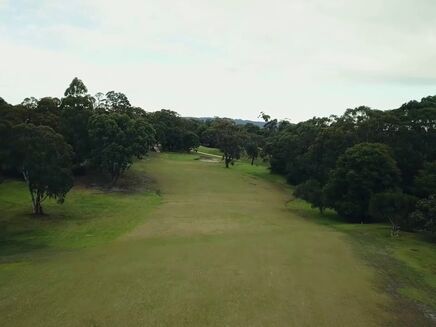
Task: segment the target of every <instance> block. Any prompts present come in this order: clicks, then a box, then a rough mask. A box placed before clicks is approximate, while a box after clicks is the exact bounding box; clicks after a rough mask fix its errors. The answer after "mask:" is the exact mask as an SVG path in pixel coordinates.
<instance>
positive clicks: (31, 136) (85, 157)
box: [0, 78, 199, 215]
mask: <svg viewBox="0 0 436 327" xmlns="http://www.w3.org/2000/svg"><path fill="white" fill-rule="evenodd" d="M198 125H199V124H198V123H197V122H196V121H194V120H188V119H183V118H181V117H179V116H178V114H177V113H175V112H172V111H169V110H162V111H158V112H155V113H147V112H145V111H144V110H143V109H141V108H138V107H134V106H132V105H131V104H130V102H129V100H128V98H127V97H126V96H125V95H124V94H123V93H119V92H114V91H111V92H107V93H106V94H102V93H98V94H97V95H95V96H91V95H90V94H89V93H88V90H87V88H86V86H85V84H84V83H83V82H82V81H81V80H80V79H78V78H75V79H73V81H72V82H71V84H70V85H69V87H68V88H67V89H66V90H65V94H64V97H63V98H61V99H58V98H52V97H45V98H42V99H39V100H37V99H35V98H26V99H25V100H24V101H23V102H22V103H21V104H19V105H10V104H8V103H6V102H5V101H4V100H3V99H1V98H0V137H1V139H2V142H1V144H0V172H3V173H4V174H17V173H19V174H20V175H21V176H22V177H23V178H24V180H25V182H26V184H27V186H28V189H29V192H30V195H31V198H32V204H33V212H34V213H35V214H36V215H40V214H43V209H42V202H43V201H44V200H45V199H46V198H55V199H57V200H58V201H59V202H63V201H64V199H65V196H66V194H67V193H68V191H69V190H70V189H71V187H72V185H73V176H74V174H84V173H85V172H86V171H91V172H92V173H93V174H94V173H96V172H103V173H104V174H105V175H106V176H108V179H109V181H110V184H111V185H113V184H114V183H116V181H117V180H118V178H119V177H120V175H121V174H122V173H123V172H125V171H126V170H127V169H128V168H129V167H130V166H131V164H132V162H133V160H134V158H141V157H143V156H144V155H146V154H147V152H148V151H149V150H150V149H151V148H153V147H154V146H156V144H160V145H161V146H162V148H163V149H164V150H170V151H182V150H183V151H190V150H191V149H193V148H195V147H198V145H199V137H198V135H197V134H195V132H193V131H195V130H196V129H197V128H198Z"/></svg>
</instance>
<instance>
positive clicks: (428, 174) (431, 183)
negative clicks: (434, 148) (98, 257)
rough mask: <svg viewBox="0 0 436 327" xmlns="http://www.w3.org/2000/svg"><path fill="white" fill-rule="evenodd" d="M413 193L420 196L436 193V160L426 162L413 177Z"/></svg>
mask: <svg viewBox="0 0 436 327" xmlns="http://www.w3.org/2000/svg"><path fill="white" fill-rule="evenodd" d="M415 193H416V194H417V195H419V196H421V197H428V196H429V195H431V194H436V161H433V162H426V163H425V164H424V167H423V168H422V169H421V170H419V171H418V174H417V175H416V177H415Z"/></svg>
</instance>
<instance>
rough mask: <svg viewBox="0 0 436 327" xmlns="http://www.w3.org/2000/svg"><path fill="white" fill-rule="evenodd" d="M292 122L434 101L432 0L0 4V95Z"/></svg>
mask: <svg viewBox="0 0 436 327" xmlns="http://www.w3.org/2000/svg"><path fill="white" fill-rule="evenodd" d="M75 76H77V77H79V78H81V79H82V80H83V81H84V82H85V84H86V85H87V86H88V89H89V91H90V92H91V93H92V94H95V93H97V92H99V91H101V92H107V91H110V90H115V91H120V92H123V93H125V94H126V95H127V96H128V97H129V99H130V100H131V102H132V104H134V105H137V106H141V107H143V108H144V109H146V110H158V109H161V108H166V109H172V110H175V111H177V112H179V113H180V114H181V115H183V116H227V117H233V118H247V119H255V118H256V117H257V116H258V114H259V112H260V111H261V110H262V111H265V112H266V113H268V114H270V115H271V116H273V117H277V118H281V119H283V118H289V119H290V120H291V121H294V122H297V121H301V120H305V119H308V118H311V117H313V116H325V115H329V114H340V113H342V112H343V111H344V110H345V109H346V108H351V107H357V106H359V105H368V106H371V107H373V108H379V109H389V108H395V107H398V106H400V105H401V104H402V103H404V102H406V101H408V100H410V99H420V98H422V97H424V96H427V95H436V0H329V1H326V0H263V1H257V0H219V1H218V0H214V1H212V0H185V1H178V0H153V1H151V0H123V1H119V0H118V1H110V0H77V1H74V0H69V1H61V0H34V1H31V0H28V1H26V0H0V96H1V97H3V98H4V99H5V100H6V101H8V102H11V103H19V102H21V101H22V99H23V98H25V97H28V96H35V97H42V96H58V97H60V96H62V94H63V91H64V90H65V88H66V87H67V86H68V84H69V82H70V81H71V79H72V78H73V77H75Z"/></svg>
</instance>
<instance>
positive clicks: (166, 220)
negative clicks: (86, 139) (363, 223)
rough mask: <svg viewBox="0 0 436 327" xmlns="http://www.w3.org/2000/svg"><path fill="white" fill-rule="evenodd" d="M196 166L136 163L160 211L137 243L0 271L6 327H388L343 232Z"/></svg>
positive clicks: (382, 303)
mask: <svg viewBox="0 0 436 327" xmlns="http://www.w3.org/2000/svg"><path fill="white" fill-rule="evenodd" d="M194 158H195V156H190V155H167V154H161V155H159V156H156V157H154V158H153V159H152V160H148V161H143V162H140V163H138V165H141V169H142V168H144V169H145V170H146V171H147V173H148V174H152V175H153V176H154V177H155V178H156V180H157V181H158V184H159V188H160V191H161V193H162V196H163V200H162V204H161V205H160V206H158V207H157V208H156V209H155V210H153V211H152V213H151V214H148V216H147V218H146V219H145V223H143V224H142V225H140V226H138V227H137V228H135V229H134V230H133V231H132V232H130V233H128V234H125V235H123V236H122V237H120V238H119V239H117V240H116V241H113V242H111V243H108V244H104V245H100V246H97V247H94V248H88V249H82V250H74V251H58V252H56V253H54V254H50V255H46V256H41V257H38V258H35V259H33V260H30V261H28V262H27V263H25V264H17V266H16V267H15V266H14V267H11V265H5V267H3V268H0V281H1V285H0V325H1V326H379V325H384V324H385V323H386V322H387V321H391V322H392V321H393V320H392V319H393V318H392V316H391V313H390V312H389V306H390V300H389V298H388V297H387V296H386V295H384V294H382V293H380V292H379V291H377V289H375V288H374V277H375V276H374V275H373V273H372V271H371V270H370V269H369V268H368V267H367V266H365V265H364V264H363V263H362V262H361V261H360V260H359V259H357V258H356V257H355V256H354V254H353V253H352V252H351V250H350V246H349V244H348V243H347V241H346V239H345V238H344V236H343V235H342V234H341V233H338V232H335V231H334V230H332V229H329V228H326V227H323V226H320V225H317V224H314V223H311V222H308V221H307V220H304V219H303V218H301V217H298V216H293V215H292V214H291V213H290V212H289V211H288V210H287V209H286V206H285V203H286V193H285V192H284V191H283V190H281V189H280V188H279V187H278V186H277V185H275V184H272V183H269V182H267V181H264V180H261V179H258V178H254V177H252V176H248V175H245V174H243V173H241V172H239V171H237V170H234V169H233V170H232V169H225V168H223V167H222V165H220V164H216V163H209V162H201V161H199V160H193V159H194ZM142 166H144V167H142ZM144 205H146V203H145V202H144ZM119 219H123V217H119ZM6 266H7V268H6ZM0 267H1V266H0Z"/></svg>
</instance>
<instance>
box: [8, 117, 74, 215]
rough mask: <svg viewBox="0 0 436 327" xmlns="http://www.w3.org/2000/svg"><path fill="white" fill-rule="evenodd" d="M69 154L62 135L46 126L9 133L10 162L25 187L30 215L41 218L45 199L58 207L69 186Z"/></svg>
mask: <svg viewBox="0 0 436 327" xmlns="http://www.w3.org/2000/svg"><path fill="white" fill-rule="evenodd" d="M71 157H72V150H71V147H70V145H68V144H67V143H66V142H65V141H64V138H63V137H62V135H60V134H57V133H55V132H54V131H53V130H52V129H51V128H49V127H46V126H35V125H32V124H20V125H17V126H15V127H13V129H12V150H11V160H12V161H13V163H14V166H15V167H17V168H18V170H19V171H20V172H21V173H22V175H23V177H24V180H25V181H26V184H27V186H28V189H29V192H30V195H31V198H32V204H33V212H34V214H36V215H41V214H43V210H42V206H41V203H42V202H43V201H44V200H45V199H46V198H54V199H57V200H58V202H60V203H62V202H63V201H64V199H65V196H66V194H67V193H68V191H69V190H70V189H71V187H72V185H73V179H72V175H71Z"/></svg>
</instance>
